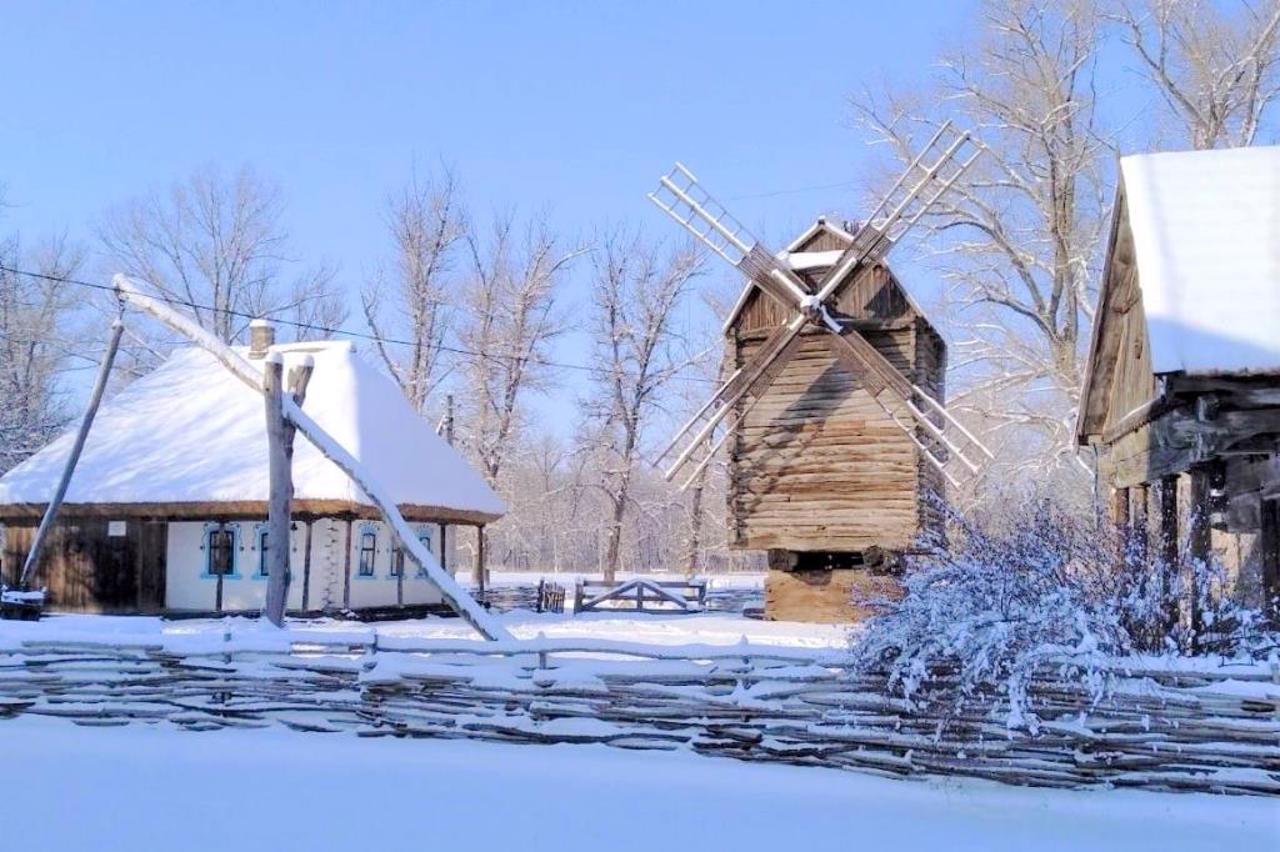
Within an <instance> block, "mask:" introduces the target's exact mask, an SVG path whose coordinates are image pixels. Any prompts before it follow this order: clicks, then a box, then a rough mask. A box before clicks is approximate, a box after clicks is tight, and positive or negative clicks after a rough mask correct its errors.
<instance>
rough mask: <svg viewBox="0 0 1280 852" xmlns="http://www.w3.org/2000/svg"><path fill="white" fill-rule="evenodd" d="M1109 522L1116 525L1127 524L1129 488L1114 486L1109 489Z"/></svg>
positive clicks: (1124, 525)
mask: <svg viewBox="0 0 1280 852" xmlns="http://www.w3.org/2000/svg"><path fill="white" fill-rule="evenodd" d="M1111 523H1113V524H1115V525H1116V526H1117V527H1127V526H1129V489H1128V488H1115V489H1112V491H1111Z"/></svg>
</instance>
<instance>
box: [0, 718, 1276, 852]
mask: <svg viewBox="0 0 1280 852" xmlns="http://www.w3.org/2000/svg"><path fill="white" fill-rule="evenodd" d="M0 744H2V745H3V754H4V758H3V759H4V766H5V769H6V771H5V773H4V775H3V779H4V780H3V782H0V848H4V849H12V850H28V851H29V852H35V851H36V850H48V852H87V850H101V852H107V850H127V851H128V852H148V850H165V852H203V850H227V849H235V850H237V852H255V850H272V852H281V850H294V849H298V850H308V852H322V850H338V849H361V850H377V852H391V850H400V849H416V850H421V849H430V848H433V847H435V848H468V849H475V850H490V849H495V850H496V849H502V850H509V849H535V850H538V849H554V850H558V852H579V850H582V852H586V851H587V850H590V851H591V852H600V850H641V849H643V850H654V849H670V850H706V852H713V850H757V849H759V850H771V852H779V850H787V849H804V850H827V849H830V850H857V849H875V848H883V849H892V850H926V849H927V850H952V852H963V850H975V852H978V851H979V850H980V852H1000V850H1018V851H1019V852H1030V850H1035V852H1055V850H1089V852H1106V850H1113V849H1114V850H1127V851H1128V852H1137V850H1148V849H1150V850H1159V852H1180V851H1181V850H1218V849H1222V850H1230V849H1249V850H1258V852H1261V850H1264V849H1275V848H1277V847H1276V842H1277V840H1278V839H1280V808H1277V807H1276V804H1275V802H1274V801H1273V800H1270V799H1264V798H1256V797H1223V796H1207V795H1176V794H1158V793H1143V792H1139V791H1093V792H1066V791H1055V790H1044V789H1031V788H1018V787H1005V786H999V785H992V784H985V783H975V782H961V781H930V782H915V781H899V780H891V779H882V778H878V777H873V776H868V775H861V774H857V773H851V772H837V771H831V770H825V769H815V768H809V767H793V766H785V765H763V764H748V763H740V762H738V761H731V760H708V759H706V758H702V757H698V756H696V755H693V754H688V753H666V752H625V751H620V750H617V749H609V748H607V747H603V746H510V745H500V744H489V743H477V742H470V741H466V742H464V741H447V740H393V739H381V738H379V739H361V738H358V737H356V736H353V735H348V734H309V733H298V732H293V731H287V730H284V729H264V730H236V731H217V732H208V733H191V732H182V731H176V730H172V729H167V728H159V727H149V726H130V727H121V728H81V727H77V726H75V725H72V724H68V723H66V722H64V721H60V720H50V719H30V718H20V719H17V720H12V721H6V722H3V723H0Z"/></svg>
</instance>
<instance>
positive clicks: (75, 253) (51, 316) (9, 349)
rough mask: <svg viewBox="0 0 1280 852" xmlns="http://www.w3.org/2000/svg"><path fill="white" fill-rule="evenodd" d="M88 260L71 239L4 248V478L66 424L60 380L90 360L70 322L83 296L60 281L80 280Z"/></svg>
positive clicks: (0, 249)
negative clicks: (76, 277)
mask: <svg viewBox="0 0 1280 852" xmlns="http://www.w3.org/2000/svg"><path fill="white" fill-rule="evenodd" d="M83 257H84V254H83V252H82V251H81V249H79V248H78V247H76V246H73V245H71V244H70V243H68V241H67V240H66V238H65V237H59V238H56V239H53V240H50V241H48V242H47V243H45V244H44V245H42V246H40V247H39V248H37V249H36V250H35V251H32V252H24V251H23V250H22V248H21V244H20V242H19V240H18V239H17V238H16V237H15V238H12V239H10V240H8V241H7V242H6V243H4V244H3V245H0V265H3V266H6V267H10V268H15V269H29V270H30V271H32V272H35V273H38V274H39V275H40V276H45V277H36V276H31V275H22V274H17V273H12V272H8V271H6V270H0V473H3V472H4V471H6V470H8V469H9V468H11V467H13V466H14V465H16V464H18V463H19V462H21V461H22V460H23V459H25V458H26V457H27V456H29V455H31V454H32V453H34V452H35V451H36V450H38V449H40V447H42V446H43V445H44V444H46V443H48V442H49V441H50V440H51V439H52V438H53V437H54V436H55V435H56V434H57V433H58V432H59V431H60V430H61V429H62V427H63V426H64V425H65V424H66V421H67V419H68V412H67V411H66V409H65V408H64V404H63V400H62V388H61V378H62V376H63V375H64V373H65V372H66V371H67V370H68V369H70V368H72V367H74V366H75V365H76V363H77V361H78V360H80V359H83V360H85V361H92V358H91V357H90V356H89V355H87V354H85V353H84V351H83V347H82V346H81V345H80V344H79V343H77V341H76V338H77V335H76V334H75V333H74V330H73V328H72V323H73V321H74V316H75V312H76V306H77V305H79V304H81V303H82V302H83V299H84V293H83V291H80V290H79V289H78V288H76V287H75V286H74V285H72V284H69V283H66V282H64V281H60V280H59V279H62V278H68V277H72V276H74V275H75V274H76V272H77V270H78V269H79V268H80V266H81V263H82V261H83Z"/></svg>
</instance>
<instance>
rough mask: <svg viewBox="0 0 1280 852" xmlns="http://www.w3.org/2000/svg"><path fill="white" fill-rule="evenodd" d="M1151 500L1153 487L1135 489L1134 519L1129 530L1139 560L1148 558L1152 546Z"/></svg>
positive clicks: (1143, 485) (1142, 485)
mask: <svg viewBox="0 0 1280 852" xmlns="http://www.w3.org/2000/svg"><path fill="white" fill-rule="evenodd" d="M1150 500H1151V487H1150V486H1149V485H1148V484H1147V483H1145V482H1144V483H1142V484H1141V485H1138V486H1135V487H1134V489H1133V506H1132V513H1133V517H1132V519H1131V523H1130V525H1129V528H1130V530H1131V539H1130V540H1131V542H1132V546H1133V547H1134V548H1135V555H1136V556H1137V558H1138V559H1141V560H1145V559H1146V556H1147V548H1148V546H1149V545H1150V540H1151V539H1150V529H1151V528H1150V524H1151V521H1150V517H1149V511H1148V507H1149V503H1150Z"/></svg>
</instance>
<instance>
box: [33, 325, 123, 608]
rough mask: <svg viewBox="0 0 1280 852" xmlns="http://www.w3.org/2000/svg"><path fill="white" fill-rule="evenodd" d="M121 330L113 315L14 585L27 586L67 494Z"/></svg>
mask: <svg viewBox="0 0 1280 852" xmlns="http://www.w3.org/2000/svg"><path fill="white" fill-rule="evenodd" d="M123 333H124V323H123V322H121V321H120V320H119V319H117V320H116V321H115V322H113V323H112V324H111V337H110V338H109V339H108V340H107V351H106V353H105V354H103V356H102V363H101V364H99V365H98V378H97V379H96V380H95V381H94V383H93V392H92V393H90V394H89V404H88V406H87V407H86V408H85V410H84V416H83V417H82V418H81V419H80V428H79V429H78V430H77V431H76V438H75V441H74V442H73V443H72V445H71V453H70V454H69V455H68V456H67V463H66V464H65V465H63V467H62V476H61V478H59V479H58V486H57V488H55V489H54V492H53V499H51V500H50V501H49V505H48V506H47V507H45V510H44V517H42V518H41V519H40V527H39V528H38V529H37V530H36V537H35V540H34V541H32V543H31V550H29V551H27V559H26V561H25V562H24V563H23V565H22V574H21V575H20V576H19V577H18V587H19V588H21V589H25V588H27V584H28V583H30V582H31V579H32V578H33V577H34V576H35V573H36V567H37V566H38V565H39V564H40V551H41V549H42V548H43V547H44V542H45V539H46V538H47V537H48V535H49V530H50V529H52V528H53V522H54V520H56V519H57V517H58V510H59V509H60V508H61V507H62V501H63V499H64V498H65V497H66V496H67V488H68V487H70V485H71V477H72V475H73V474H75V472H76V465H77V464H78V463H79V462H80V454H81V453H82V452H83V451H84V443H85V441H86V440H87V439H88V438H89V429H90V428H92V426H93V418H94V417H96V416H97V414H98V405H99V404H100V403H101V402H102V394H103V392H104V391H105V390H106V389H107V380H108V379H110V378H111V365H112V364H114V363H115V360H116V351H117V350H118V349H119V348H120V335H121V334H123Z"/></svg>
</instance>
